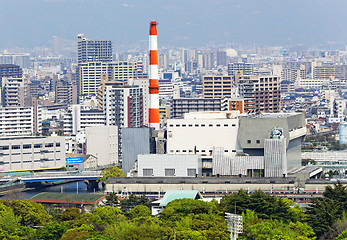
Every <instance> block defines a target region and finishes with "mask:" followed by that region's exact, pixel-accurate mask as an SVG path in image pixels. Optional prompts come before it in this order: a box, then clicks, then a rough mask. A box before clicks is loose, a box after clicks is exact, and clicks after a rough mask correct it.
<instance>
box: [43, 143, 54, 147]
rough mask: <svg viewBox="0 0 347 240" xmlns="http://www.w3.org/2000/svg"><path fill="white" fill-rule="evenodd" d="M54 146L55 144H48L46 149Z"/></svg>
mask: <svg viewBox="0 0 347 240" xmlns="http://www.w3.org/2000/svg"><path fill="white" fill-rule="evenodd" d="M53 146H54V144H53V143H46V144H45V147H53Z"/></svg>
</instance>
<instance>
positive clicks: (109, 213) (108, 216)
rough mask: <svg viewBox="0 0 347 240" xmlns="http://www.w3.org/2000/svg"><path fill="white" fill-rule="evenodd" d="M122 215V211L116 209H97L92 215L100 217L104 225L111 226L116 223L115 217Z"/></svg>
mask: <svg viewBox="0 0 347 240" xmlns="http://www.w3.org/2000/svg"><path fill="white" fill-rule="evenodd" d="M119 214H122V211H121V210H120V209H118V208H116V207H108V206H107V207H98V208H96V209H95V210H94V212H93V215H97V216H99V217H100V219H101V221H102V222H103V223H104V224H111V223H113V222H115V221H116V219H117V216H118V215H119Z"/></svg>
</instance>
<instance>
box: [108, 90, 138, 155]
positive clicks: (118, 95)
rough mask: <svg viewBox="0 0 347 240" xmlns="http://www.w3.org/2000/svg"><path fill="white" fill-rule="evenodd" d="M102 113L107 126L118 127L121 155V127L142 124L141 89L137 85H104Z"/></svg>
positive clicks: (136, 126) (120, 153)
mask: <svg viewBox="0 0 347 240" xmlns="http://www.w3.org/2000/svg"><path fill="white" fill-rule="evenodd" d="M104 98H105V100H104V114H105V120H106V121H105V123H106V125H107V126H117V127H118V153H119V157H120V158H121V156H122V129H123V128H138V127H143V125H144V117H143V115H144V111H143V109H144V106H143V105H144V104H143V89H142V88H141V87H139V86H124V87H117V86H106V88H105V96H104Z"/></svg>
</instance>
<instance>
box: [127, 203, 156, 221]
mask: <svg viewBox="0 0 347 240" xmlns="http://www.w3.org/2000/svg"><path fill="white" fill-rule="evenodd" d="M128 216H129V217H130V218H139V217H150V216H151V209H149V207H147V206H145V205H138V206H136V207H134V208H133V209H131V210H130V211H129V212H128Z"/></svg>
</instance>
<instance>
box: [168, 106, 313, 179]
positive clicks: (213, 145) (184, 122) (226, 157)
mask: <svg viewBox="0 0 347 240" xmlns="http://www.w3.org/2000/svg"><path fill="white" fill-rule="evenodd" d="M305 134H306V125H305V117H304V114H302V113H292V114H289V113H287V114H283V113H281V114H280V113H268V114H248V115H247V114H246V115H245V114H243V115H239V113H238V112H237V111H234V112H199V113H198V112H196V113H188V114H185V115H184V118H183V119H168V127H167V153H168V154H200V155H201V156H202V159H203V174H204V175H236V176H238V175H242V176H262V177H283V176H286V175H287V172H288V171H289V170H292V169H295V168H299V167H300V166H301V141H302V140H303V137H304V136H305Z"/></svg>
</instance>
